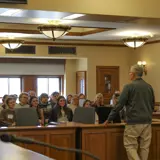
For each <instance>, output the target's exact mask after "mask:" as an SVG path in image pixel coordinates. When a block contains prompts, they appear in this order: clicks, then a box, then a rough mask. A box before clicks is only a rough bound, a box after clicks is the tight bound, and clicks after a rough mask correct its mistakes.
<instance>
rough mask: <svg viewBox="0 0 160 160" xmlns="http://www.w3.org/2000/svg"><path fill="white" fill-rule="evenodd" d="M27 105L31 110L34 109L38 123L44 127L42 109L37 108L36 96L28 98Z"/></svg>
mask: <svg viewBox="0 0 160 160" xmlns="http://www.w3.org/2000/svg"><path fill="white" fill-rule="evenodd" d="M29 104H30V107H33V108H35V109H36V110H37V114H38V118H39V123H40V124H41V125H44V114H43V109H40V108H39V106H38V98H37V97H36V96H32V97H30V100H29Z"/></svg>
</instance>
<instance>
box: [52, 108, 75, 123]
mask: <svg viewBox="0 0 160 160" xmlns="http://www.w3.org/2000/svg"><path fill="white" fill-rule="evenodd" d="M60 112H61V108H60V106H55V107H54V108H53V109H52V112H51V116H50V118H49V122H57V120H58V118H59V116H60ZM64 112H65V114H66V116H67V119H68V121H72V118H73V113H72V110H71V109H70V108H68V107H67V106H66V107H64Z"/></svg>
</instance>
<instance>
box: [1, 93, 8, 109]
mask: <svg viewBox="0 0 160 160" xmlns="http://www.w3.org/2000/svg"><path fill="white" fill-rule="evenodd" d="M8 96H9V95H7V94H5V95H4V96H3V98H2V106H1V107H2V108H3V109H7V105H6V99H7V98H8Z"/></svg>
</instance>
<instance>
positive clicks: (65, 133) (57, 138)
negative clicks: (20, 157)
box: [0, 123, 76, 160]
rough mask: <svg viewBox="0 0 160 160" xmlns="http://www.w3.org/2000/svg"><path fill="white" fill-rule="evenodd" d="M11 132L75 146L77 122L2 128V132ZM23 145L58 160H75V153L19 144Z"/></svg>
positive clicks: (66, 145)
mask: <svg viewBox="0 0 160 160" xmlns="http://www.w3.org/2000/svg"><path fill="white" fill-rule="evenodd" d="M2 133H9V134H15V135H17V136H22V137H29V138H34V139H35V140H38V141H42V142H46V143H50V144H53V145H57V146H60V147H67V148H75V145H76V144H75V136H76V124H75V125H74V123H70V124H63V125H59V126H53V127H11V128H7V129H0V134H2ZM18 145H20V146H21V147H24V148H27V149H30V150H32V151H35V152H38V153H41V154H43V155H46V156H48V157H51V158H54V159H56V160H62V159H64V160H75V154H74V153H70V152H62V151H56V150H53V149H50V148H48V147H43V146H38V145H31V144H18Z"/></svg>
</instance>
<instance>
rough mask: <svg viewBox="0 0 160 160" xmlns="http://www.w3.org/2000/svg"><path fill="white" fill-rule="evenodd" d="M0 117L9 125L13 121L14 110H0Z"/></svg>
mask: <svg viewBox="0 0 160 160" xmlns="http://www.w3.org/2000/svg"><path fill="white" fill-rule="evenodd" d="M0 119H1V120H2V121H4V122H6V123H7V124H8V125H11V124H12V123H14V122H15V111H14V110H13V109H4V110H2V111H1V114H0Z"/></svg>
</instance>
